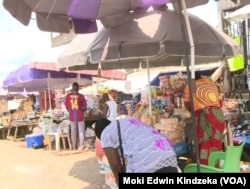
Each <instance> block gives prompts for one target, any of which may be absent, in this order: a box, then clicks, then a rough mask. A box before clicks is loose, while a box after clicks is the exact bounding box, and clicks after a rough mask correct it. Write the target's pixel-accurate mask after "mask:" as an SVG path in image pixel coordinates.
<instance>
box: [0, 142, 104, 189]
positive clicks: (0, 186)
mask: <svg viewBox="0 0 250 189" xmlns="http://www.w3.org/2000/svg"><path fill="white" fill-rule="evenodd" d="M59 188H60V189H84V188H85V189H103V188H105V189H109V187H108V186H107V185H106V184H105V178H104V175H101V174H100V173H99V170H98V164H97V161H96V158H95V152H93V151H88V152H82V153H77V154H76V153H72V152H70V153H69V151H62V152H60V153H55V152H54V151H48V150H47V149H37V150H35V149H28V148H26V146H25V142H12V141H7V140H0V189H59Z"/></svg>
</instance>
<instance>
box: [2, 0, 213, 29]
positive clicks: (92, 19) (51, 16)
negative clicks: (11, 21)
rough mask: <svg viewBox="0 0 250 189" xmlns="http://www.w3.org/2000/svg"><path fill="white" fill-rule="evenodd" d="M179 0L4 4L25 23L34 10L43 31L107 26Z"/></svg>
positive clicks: (202, 0)
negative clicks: (97, 23)
mask: <svg viewBox="0 0 250 189" xmlns="http://www.w3.org/2000/svg"><path fill="white" fill-rule="evenodd" d="M177 2H178V0H155V1H152V0H148V1H147V0H144V1H142V0H84V1H81V0H60V1H57V0H42V1H41V0H18V1H17V0H3V6H4V7H5V9H6V10H8V11H9V12H10V14H11V15H12V16H13V17H14V18H16V19H17V20H18V21H19V22H21V23H22V24H24V25H26V26H27V25H28V24H29V22H30V20H31V15H32V13H34V14H35V17H36V22H37V25H38V28H39V29H40V30H42V31H50V32H59V33H69V32H70V31H71V30H73V31H75V32H76V33H93V32H96V31H97V26H96V20H97V19H98V20H101V22H102V23H103V25H104V26H105V27H107V28H112V27H116V26H118V25H120V24H122V23H124V22H126V21H127V20H129V19H130V18H131V17H132V16H133V11H134V10H137V9H147V8H148V7H150V6H160V5H164V4H168V3H172V4H173V7H175V8H176V5H177ZM207 2H208V0H188V1H186V5H187V8H192V7H195V6H199V5H203V4H206V3H207Z"/></svg>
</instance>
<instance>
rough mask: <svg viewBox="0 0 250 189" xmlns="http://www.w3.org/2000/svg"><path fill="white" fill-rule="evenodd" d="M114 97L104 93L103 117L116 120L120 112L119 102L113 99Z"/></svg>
mask: <svg viewBox="0 0 250 189" xmlns="http://www.w3.org/2000/svg"><path fill="white" fill-rule="evenodd" d="M111 98H112V97H111V96H110V95H109V94H108V93H104V94H103V95H102V107H101V109H102V117H105V118H107V119H108V120H110V121H113V120H116V117H117V114H118V108H117V103H116V102H115V101H114V100H113V99H111Z"/></svg>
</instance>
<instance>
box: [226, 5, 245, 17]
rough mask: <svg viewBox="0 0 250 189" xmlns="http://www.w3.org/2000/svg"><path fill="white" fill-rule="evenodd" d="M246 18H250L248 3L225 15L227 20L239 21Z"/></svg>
mask: <svg viewBox="0 0 250 189" xmlns="http://www.w3.org/2000/svg"><path fill="white" fill-rule="evenodd" d="M249 3H250V2H249ZM248 18H250V5H245V6H244V7H241V8H239V9H237V10H235V11H234V12H232V13H230V14H229V15H228V16H226V19H228V20H229V21H241V20H245V19H248Z"/></svg>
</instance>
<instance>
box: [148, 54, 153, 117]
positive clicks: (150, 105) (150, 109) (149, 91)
mask: <svg viewBox="0 0 250 189" xmlns="http://www.w3.org/2000/svg"><path fill="white" fill-rule="evenodd" d="M147 73H148V101H149V102H148V109H149V115H150V116H152V100H151V87H150V71H149V58H148V57H147Z"/></svg>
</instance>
